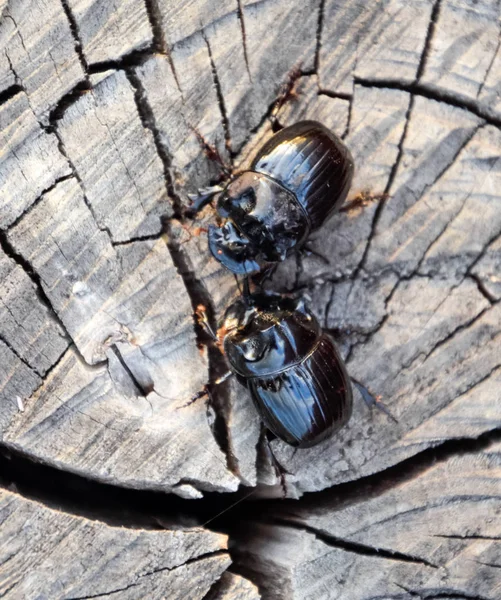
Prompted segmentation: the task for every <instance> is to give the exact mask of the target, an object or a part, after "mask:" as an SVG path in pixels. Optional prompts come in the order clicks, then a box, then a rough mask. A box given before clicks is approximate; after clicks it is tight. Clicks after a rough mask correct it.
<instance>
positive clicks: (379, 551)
mask: <svg viewBox="0 0 501 600" xmlns="http://www.w3.org/2000/svg"><path fill="white" fill-rule="evenodd" d="M272 523H274V524H277V525H284V526H286V527H291V528H292V529H296V530H298V531H305V532H307V533H311V534H312V535H314V536H315V537H316V538H317V539H318V540H320V541H321V542H323V543H324V544H326V545H327V546H330V547H331V548H337V549H338V550H343V551H344V552H350V553H354V554H358V555H360V556H372V557H376V558H383V559H386V560H396V561H400V562H407V563H414V564H420V565H423V566H425V567H430V568H432V569H438V568H440V566H439V565H437V564H434V563H432V562H430V561H428V560H426V559H425V558H422V557H420V556H414V555H412V554H406V553H405V552H399V551H398V550H390V549H388V548H375V547H373V546H369V545H368V544H362V543H361V542H355V541H354V540H349V539H346V538H340V537H337V536H334V535H332V534H330V533H327V532H325V531H322V530H321V529H318V528H316V527H313V526H312V525H307V524H306V523H298V522H294V521H289V520H287V519H281V518H276V519H273V520H272Z"/></svg>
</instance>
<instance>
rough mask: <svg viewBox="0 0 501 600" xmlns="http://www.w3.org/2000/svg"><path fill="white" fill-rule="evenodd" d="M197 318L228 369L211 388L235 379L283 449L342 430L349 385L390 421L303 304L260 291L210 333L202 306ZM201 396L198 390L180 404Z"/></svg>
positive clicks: (347, 409) (349, 401)
mask: <svg viewBox="0 0 501 600" xmlns="http://www.w3.org/2000/svg"><path fill="white" fill-rule="evenodd" d="M197 317H198V322H199V324H200V325H201V326H202V327H203V328H204V330H205V331H206V332H207V333H208V334H209V335H210V337H211V338H212V340H213V341H214V342H215V343H216V345H217V347H218V348H219V350H220V352H221V353H222V354H223V355H224V356H225V357H226V360H227V362H228V364H229V367H230V370H229V371H228V372H227V373H226V374H225V375H223V376H222V377H219V378H218V379H216V380H215V381H214V382H213V383H212V385H219V384H221V383H223V382H224V381H226V380H227V379H228V378H229V377H230V376H236V379H237V380H238V381H239V383H240V384H242V385H243V386H245V387H246V388H247V389H248V391H249V392H250V395H251V397H252V400H253V402H254V405H255V406H256V409H257V411H258V414H259V415H260V417H261V419H262V421H263V423H264V425H265V427H266V428H267V429H269V430H270V431H271V432H272V433H273V434H274V435H275V436H276V437H278V438H280V439H281V440H283V441H284V442H286V443H287V444H290V445H291V446H296V447H298V448H309V447H311V446H314V445H316V444H318V443H319V442H321V441H322V440H324V439H326V438H327V437H329V436H331V435H332V434H333V433H335V432H336V431H339V430H340V429H341V428H342V427H343V426H344V425H346V423H347V422H348V420H349V419H350V416H351V413H352V407H353V392H352V386H351V383H353V385H355V386H356V388H357V389H358V390H359V392H360V394H361V396H362V398H363V400H364V401H365V402H366V404H367V405H368V406H369V407H374V406H375V407H376V408H378V409H379V410H381V411H383V412H384V413H385V414H386V415H387V416H388V417H389V418H390V419H392V420H393V421H394V422H397V420H396V419H395V417H394V416H393V415H392V414H391V412H390V411H389V410H388V408H387V407H386V406H385V404H383V403H382V402H381V400H380V398H379V396H374V395H373V394H372V393H371V392H370V391H369V390H368V389H367V388H366V387H365V386H364V385H363V384H361V383H360V382H359V381H357V380H356V379H354V378H353V377H350V376H349V375H348V372H347V370H346V367H345V365H344V362H343V359H342V357H341V355H340V353H339V351H338V349H337V347H336V345H335V343H334V341H333V340H332V338H331V337H330V336H329V335H328V334H327V333H326V332H325V331H323V330H322V328H321V327H320V324H319V323H318V321H317V319H316V318H315V317H314V315H313V314H312V313H311V312H310V310H309V309H308V308H307V307H306V305H305V303H304V300H302V299H297V298H292V297H288V296H284V295H280V294H276V293H273V292H268V291H266V292H261V293H252V294H244V295H243V296H241V297H240V298H239V299H237V300H236V301H235V302H233V303H232V304H231V305H230V306H229V307H228V308H227V309H226V312H225V314H224V317H223V319H222V321H221V324H220V327H219V328H218V330H217V333H215V332H214V331H213V330H212V328H211V326H210V324H209V322H208V318H207V313H206V311H205V308H204V307H203V306H199V307H198V308H197ZM209 387H210V386H209ZM208 393H209V389H208V388H207V387H206V388H204V390H203V391H201V392H199V393H198V394H196V395H195V396H194V397H193V399H192V400H191V401H190V402H189V403H188V404H191V402H194V401H196V400H197V399H198V398H200V397H201V396H204V395H206V394H208ZM184 406H187V405H184Z"/></svg>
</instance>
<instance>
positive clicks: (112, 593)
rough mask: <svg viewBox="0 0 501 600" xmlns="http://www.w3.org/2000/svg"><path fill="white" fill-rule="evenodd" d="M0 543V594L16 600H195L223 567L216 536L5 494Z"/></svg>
mask: <svg viewBox="0 0 501 600" xmlns="http://www.w3.org/2000/svg"><path fill="white" fill-rule="evenodd" d="M0 539H1V544H0V594H2V596H3V597H4V598H23V600H31V599H33V600H34V599H35V598H68V599H69V598H74V599H76V598H80V599H84V598H88V597H96V596H98V597H100V598H127V599H130V598H151V599H152V600H153V599H156V598H158V599H159V600H160V599H161V598H165V597H166V596H165V594H166V591H167V590H168V597H169V598H179V599H181V598H183V599H184V598H193V599H195V598H200V599H202V598H204V597H205V594H206V593H207V592H208V590H209V589H210V588H211V586H212V585H213V583H214V581H215V580H217V579H218V578H219V577H220V575H221V573H222V572H223V571H224V570H225V569H226V568H227V567H228V565H229V563H230V559H229V557H228V554H227V553H226V552H225V550H226V547H227V546H226V538H225V536H224V535H221V534H216V533H212V532H209V531H207V530H203V529H193V530H190V531H154V530H144V529H125V528H123V527H111V526H109V525H107V524H105V523H102V522H99V521H91V520H88V519H85V518H82V517H76V516H74V515H70V514H66V513H62V512H59V511H57V510H52V509H49V508H46V507H44V506H42V505H40V504H38V503H37V502H33V501H31V500H26V499H23V498H22V497H20V496H19V495H17V494H15V493H11V492H8V491H6V490H2V492H1V494H0ZM187 581H190V582H191V584H190V589H189V590H187V589H186V582H187Z"/></svg>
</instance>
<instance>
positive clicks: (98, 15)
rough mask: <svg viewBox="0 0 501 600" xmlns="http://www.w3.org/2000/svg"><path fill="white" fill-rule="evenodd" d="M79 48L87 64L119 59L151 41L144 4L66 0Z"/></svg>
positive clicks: (131, 0) (100, 0) (120, 1)
mask: <svg viewBox="0 0 501 600" xmlns="http://www.w3.org/2000/svg"><path fill="white" fill-rule="evenodd" d="M67 4H68V11H69V12H70V14H71V15H72V18H73V19H74V21H75V25H76V28H77V32H78V38H79V40H80V41H81V44H82V51H83V54H84V56H85V59H86V61H87V63H88V64H89V65H92V64H93V63H99V62H105V61H108V60H119V59H120V58H122V56H123V55H124V54H129V53H130V52H132V51H134V50H143V49H145V48H147V47H149V46H150V45H151V44H152V42H153V32H152V31H151V26H150V22H149V19H148V13H147V10H146V5H145V4H143V3H142V2H134V1H133V0H129V1H124V0H118V1H114V2H105V1H104V0H90V1H89V0H68V3H67Z"/></svg>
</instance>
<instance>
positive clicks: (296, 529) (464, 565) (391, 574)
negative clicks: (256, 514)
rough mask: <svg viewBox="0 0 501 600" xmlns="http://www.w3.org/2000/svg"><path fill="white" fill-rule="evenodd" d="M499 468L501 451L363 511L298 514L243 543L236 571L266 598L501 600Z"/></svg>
mask: <svg viewBox="0 0 501 600" xmlns="http://www.w3.org/2000/svg"><path fill="white" fill-rule="evenodd" d="M498 385H499V384H498ZM500 468H501V445H500V444H499V442H498V443H497V444H495V445H493V446H491V447H490V448H489V449H488V451H486V452H483V453H481V452H479V453H473V454H467V455H465V456H460V457H455V458H452V459H450V460H448V461H446V462H445V463H441V464H439V465H437V466H435V467H431V468H428V469H426V470H424V471H423V472H421V473H419V474H418V475H415V476H414V477H412V478H410V479H404V480H403V481H398V479H397V481H393V482H391V483H390V486H388V487H386V486H385V485H384V483H385V482H384V480H383V481H382V485H381V486H380V487H379V488H378V487H376V488H374V489H371V488H368V489H361V490H360V492H361V496H360V497H358V498H357V499H356V500H355V502H350V501H349V500H348V502H347V501H346V498H344V497H342V496H341V497H338V496H336V494H335V493H330V494H328V495H327V496H326V495H325V494H324V495H323V497H322V496H321V497H320V498H314V499H313V501H311V500H312V499H311V497H310V498H309V499H308V501H306V502H303V503H302V504H300V506H299V507H295V506H294V505H291V504H289V505H288V506H287V507H286V508H285V507H282V509H278V510H276V511H275V512H273V513H271V515H268V517H267V518H268V520H269V522H268V523H266V522H264V523H250V524H247V525H246V526H244V527H243V528H242V530H241V532H240V533H239V534H237V538H236V543H237V545H236V547H237V548H238V552H237V553H236V562H237V567H239V568H241V569H242V570H243V572H244V573H245V574H247V575H251V576H252V577H253V579H254V580H255V581H256V582H257V583H258V584H259V585H260V586H261V588H262V590H263V593H264V597H265V598H280V599H282V598H283V600H296V599H301V600H306V599H310V598H311V599H315V600H323V599H329V598H343V600H344V599H346V600H352V599H358V598H399V599H401V600H410V599H411V598H416V597H417V598H439V597H445V598H454V597H458V598H496V597H497V595H498V594H499V583H500V581H501V579H500V575H499V565H500V563H499V556H500V552H499V546H500V539H501V518H500V510H499V508H500V506H501V495H500V492H501V487H500V485H499V477H500ZM352 500H353V499H352ZM344 504H347V506H344ZM265 520H266V518H265ZM274 520H275V521H277V523H274V522H273V521H274Z"/></svg>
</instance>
